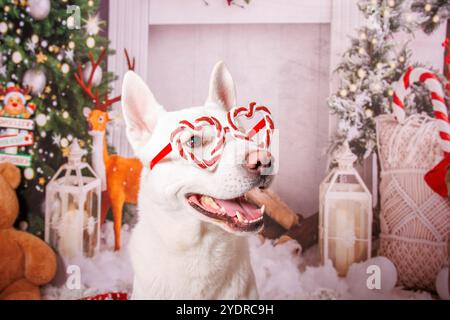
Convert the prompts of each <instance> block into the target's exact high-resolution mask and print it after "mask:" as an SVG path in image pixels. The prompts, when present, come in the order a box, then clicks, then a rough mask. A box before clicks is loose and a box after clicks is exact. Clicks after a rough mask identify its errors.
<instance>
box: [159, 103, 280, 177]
mask: <svg viewBox="0 0 450 320" xmlns="http://www.w3.org/2000/svg"><path fill="white" fill-rule="evenodd" d="M241 117H244V118H246V119H247V120H249V121H250V120H253V121H254V122H256V124H254V125H253V127H252V128H251V129H250V130H248V131H246V130H244V129H242V128H240V127H239V126H238V119H239V118H241ZM227 121H228V126H223V125H222V124H221V123H220V121H219V120H217V119H216V118H215V117H212V116H203V117H200V118H197V119H195V120H194V123H191V122H189V121H187V120H182V121H180V122H179V126H178V127H177V128H176V129H175V130H174V131H172V133H171V135H170V142H169V143H168V144H167V145H166V146H165V147H164V148H163V149H162V150H161V151H160V152H158V154H157V155H156V156H155V157H154V158H153V159H152V160H151V162H150V170H151V169H153V167H154V166H155V165H156V164H157V163H158V162H160V161H161V160H162V159H164V158H165V157H166V156H167V155H169V154H170V153H171V152H172V151H173V150H177V151H178V153H179V154H180V156H181V157H182V158H183V159H185V160H187V161H192V162H194V163H195V164H196V165H197V166H198V167H200V168H201V169H212V168H214V167H215V165H216V164H217V163H218V161H219V160H220V158H221V155H222V151H223V148H224V146H225V143H226V141H227V138H226V137H227V133H230V134H231V136H233V137H234V138H235V139H241V140H246V141H249V142H251V143H254V144H256V145H257V146H258V148H260V149H268V148H269V147H270V143H271V140H272V135H273V132H274V129H275V126H274V123H273V120H272V116H271V113H270V110H269V109H268V108H267V107H265V106H257V105H256V103H255V102H252V103H250V105H249V107H234V108H233V109H231V110H230V111H229V112H228V113H227ZM206 143H207V145H208V147H205V144H206Z"/></svg>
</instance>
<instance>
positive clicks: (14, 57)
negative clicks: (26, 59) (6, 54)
mask: <svg viewBox="0 0 450 320" xmlns="http://www.w3.org/2000/svg"><path fill="white" fill-rule="evenodd" d="M12 61H13V62H14V63H15V64H19V63H20V62H22V54H21V53H20V52H19V51H14V53H13V54H12Z"/></svg>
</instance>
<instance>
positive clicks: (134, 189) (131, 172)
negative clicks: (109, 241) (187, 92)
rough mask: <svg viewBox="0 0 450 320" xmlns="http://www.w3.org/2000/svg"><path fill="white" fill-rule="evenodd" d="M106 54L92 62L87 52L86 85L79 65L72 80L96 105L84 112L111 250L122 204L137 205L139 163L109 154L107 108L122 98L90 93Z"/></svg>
mask: <svg viewBox="0 0 450 320" xmlns="http://www.w3.org/2000/svg"><path fill="white" fill-rule="evenodd" d="M105 54H106V49H104V50H103V51H102V53H101V54H100V56H99V58H98V59H97V61H95V60H94V58H93V56H92V54H91V53H89V59H90V62H91V65H92V69H91V73H90V75H89V78H88V81H87V83H86V82H85V81H84V78H83V71H82V68H81V65H78V72H77V73H76V74H75V79H76V81H77V83H78V84H79V86H80V87H81V88H82V90H83V91H84V92H85V93H86V94H87V95H88V96H89V97H90V98H91V99H92V100H93V102H94V103H95V106H94V108H93V109H92V110H89V112H86V113H85V116H86V118H87V121H88V125H89V130H90V131H89V134H90V135H91V136H92V137H93V148H92V164H93V167H94V170H95V171H96V173H97V174H98V175H99V176H100V178H101V180H102V191H103V192H102V208H101V223H104V221H105V218H106V214H107V213H108V210H109V209H110V208H112V213H113V217H114V237H115V242H114V244H115V245H114V249H115V250H119V249H120V246H121V240H120V231H121V227H122V210H123V205H124V204H125V203H131V204H136V203H137V195H138V191H139V179H140V175H141V171H142V164H141V162H140V161H139V160H138V159H137V158H125V157H121V156H119V155H110V154H108V146H107V142H106V125H107V124H108V122H109V121H110V120H111V118H110V115H109V113H108V112H107V109H108V107H109V106H110V105H112V104H114V103H116V102H118V101H120V99H121V96H120V95H119V96H117V97H114V98H112V99H110V98H108V93H106V94H105V96H104V99H100V94H99V92H98V89H97V90H96V91H95V92H93V91H92V79H93V77H94V73H95V70H96V69H97V67H98V66H99V65H100V63H101V62H102V60H103V59H104V57H105ZM125 56H126V59H127V63H128V69H129V70H134V67H135V61H134V58H133V62H131V61H130V58H129V56H128V52H127V51H126V50H125Z"/></svg>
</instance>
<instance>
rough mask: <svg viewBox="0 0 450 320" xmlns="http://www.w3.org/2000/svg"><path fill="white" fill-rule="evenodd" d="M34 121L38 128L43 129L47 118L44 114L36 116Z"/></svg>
mask: <svg viewBox="0 0 450 320" xmlns="http://www.w3.org/2000/svg"><path fill="white" fill-rule="evenodd" d="M35 120H36V124H37V125H38V126H39V127H43V126H45V124H46V123H47V116H46V115H45V114H42V113H40V114H38V115H37V116H36V118H35Z"/></svg>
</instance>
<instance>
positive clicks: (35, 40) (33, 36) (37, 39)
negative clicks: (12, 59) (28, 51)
mask: <svg viewBox="0 0 450 320" xmlns="http://www.w3.org/2000/svg"><path fill="white" fill-rule="evenodd" d="M31 41H32V42H33V43H34V44H37V43H38V42H39V36H38V35H36V34H33V35H32V36H31Z"/></svg>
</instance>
